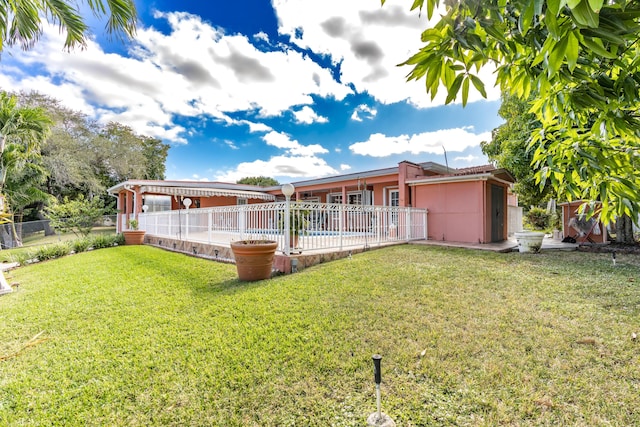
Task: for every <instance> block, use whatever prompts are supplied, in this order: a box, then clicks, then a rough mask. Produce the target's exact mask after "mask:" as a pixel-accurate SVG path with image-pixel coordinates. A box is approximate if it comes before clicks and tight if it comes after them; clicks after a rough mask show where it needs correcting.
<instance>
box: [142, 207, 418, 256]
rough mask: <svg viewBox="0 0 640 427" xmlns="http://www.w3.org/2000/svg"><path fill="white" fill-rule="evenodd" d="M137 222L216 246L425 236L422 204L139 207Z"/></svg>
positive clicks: (322, 244)
mask: <svg viewBox="0 0 640 427" xmlns="http://www.w3.org/2000/svg"><path fill="white" fill-rule="evenodd" d="M287 213H288V218H289V221H287V220H286V219H287ZM139 223H140V224H139V226H140V229H142V230H146V231H147V233H149V234H151V235H154V236H161V237H169V238H173V239H178V240H187V241H193V242H205V243H209V244H217V245H221V246H229V244H230V242H231V241H234V240H246V239H269V240H275V241H277V242H278V243H279V250H281V251H283V252H285V253H287V254H288V253H290V252H292V253H297V252H300V251H302V250H304V251H309V250H323V249H336V250H341V249H345V248H349V247H367V246H378V245H381V244H384V243H389V242H400V241H410V240H422V239H426V238H427V211H426V210H425V209H417V208H405V207H391V206H360V205H343V204H332V203H306V202H290V203H287V202H277V203H260V204H250V205H237V206H221V207H214V208H202V209H182V210H175V211H164V212H151V213H144V214H140V215H139ZM287 226H288V227H289V228H287ZM287 243H289V244H288V245H287ZM287 246H289V250H287Z"/></svg>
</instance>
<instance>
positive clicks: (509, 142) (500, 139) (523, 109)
mask: <svg viewBox="0 0 640 427" xmlns="http://www.w3.org/2000/svg"><path fill="white" fill-rule="evenodd" d="M528 111H529V102H528V101H524V100H521V99H519V98H517V97H515V96H513V95H510V94H509V93H506V92H505V93H503V94H502V105H501V106H500V110H499V114H500V117H502V118H503V119H504V120H505V123H504V124H502V125H500V126H499V127H498V128H496V129H494V130H493V134H492V138H491V141H490V142H482V143H481V147H482V152H483V153H484V154H486V155H487V157H489V160H491V161H492V162H495V163H496V165H497V166H498V167H501V168H505V169H507V170H508V171H509V172H511V173H512V174H513V176H514V177H515V178H516V180H517V182H516V184H515V192H516V193H517V194H518V201H519V203H520V204H521V205H522V206H532V205H533V206H538V205H540V204H542V203H545V202H547V201H548V200H549V198H550V197H553V198H557V196H556V194H555V192H554V191H552V187H551V183H549V182H548V183H547V184H546V185H544V186H543V187H541V186H540V185H538V183H537V182H536V177H535V171H534V170H533V168H532V167H531V161H532V160H533V151H532V150H529V149H528V146H529V142H530V140H531V132H532V131H533V130H534V129H536V128H537V127H538V126H540V123H539V122H538V121H537V120H536V119H535V116H534V115H533V114H531V113H529V112H528Z"/></svg>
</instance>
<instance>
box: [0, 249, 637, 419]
mask: <svg viewBox="0 0 640 427" xmlns="http://www.w3.org/2000/svg"><path fill="white" fill-rule="evenodd" d="M11 276H12V277H11V278H10V279H9V281H10V282H12V281H18V282H20V287H19V289H18V291H17V292H14V293H12V294H8V295H5V296H3V297H0V313H1V316H0V318H1V319H2V323H0V357H3V356H4V357H6V359H5V360H3V361H0V425H3V426H4V425H7V426H11V425H29V426H38V425H65V426H74V425H77V426H85V425H88V426H102V425H110V426H149V425H163V426H164V425H169V426H212V425H216V426H217V425H220V426H328V425H332V426H362V425H364V424H365V420H366V418H367V416H368V415H369V414H370V413H371V412H374V410H375V399H374V387H373V365H372V362H371V356H372V355H373V354H375V353H379V354H381V355H383V360H382V374H383V384H382V396H383V410H384V411H385V412H386V413H388V414H390V415H391V417H392V418H393V419H394V421H395V422H396V423H397V424H398V425H399V426H442V425H451V426H453V425H455V426H493V425H524V426H527V425H574V426H575V425H577V426H580V425H583V426H594V425H633V424H635V423H637V420H638V419H639V418H638V417H639V416H640V414H639V413H638V411H639V409H638V408H640V393H639V391H640V365H639V363H638V362H639V360H638V355H639V354H640V352H639V345H640V344H638V342H637V341H636V340H634V339H632V334H633V333H635V332H637V333H640V289H638V285H640V266H639V261H638V259H637V258H635V257H633V256H630V255H618V265H617V266H615V267H614V266H613V265H612V263H611V260H610V258H609V256H607V255H605V254H585V253H557V252H555V253H548V254H540V255H521V254H517V253H513V254H493V253H485V252H474V251H467V250H462V249H448V248H430V247H422V246H399V247H391V248H385V249H381V250H376V251H371V252H367V253H364V254H360V255H357V256H354V257H353V259H351V260H349V259H345V260H340V261H335V262H332V263H327V264H323V265H319V266H315V267H313V268H309V269H307V270H305V271H303V272H301V273H298V274H295V275H290V276H281V277H277V278H274V279H271V280H267V281H262V282H256V283H240V282H238V281H237V280H236V273H235V267H234V266H233V265H228V264H218V263H214V262H210V261H205V260H200V259H196V258H191V257H187V256H184V255H180V254H174V253H169V252H164V251H162V250H160V249H156V248H152V247H145V246H140V247H131V246H124V247H116V248H112V249H103V250H97V251H92V252H87V253H82V254H78V255H74V256H71V257H65V258H62V259H58V260H55V261H50V262H44V263H40V264H36V265H32V266H29V267H24V268H21V269H18V270H16V271H14V272H13V273H11ZM40 333H42V334H41V335H38V334H40ZM32 338H35V339H34V340H33V341H31V342H30V340H31V339H32ZM25 344H27V346H25ZM29 344H32V345H29ZM7 356H10V357H7Z"/></svg>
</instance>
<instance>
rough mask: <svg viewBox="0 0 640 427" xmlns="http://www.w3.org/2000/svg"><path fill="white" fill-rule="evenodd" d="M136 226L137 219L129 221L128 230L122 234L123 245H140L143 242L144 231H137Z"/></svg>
mask: <svg viewBox="0 0 640 427" xmlns="http://www.w3.org/2000/svg"><path fill="white" fill-rule="evenodd" d="M138 226H139V224H138V220H137V219H130V220H129V229H128V230H124V231H123V232H122V234H123V235H124V244H125V245H141V244H142V243H143V242H144V234H145V231H144V230H138Z"/></svg>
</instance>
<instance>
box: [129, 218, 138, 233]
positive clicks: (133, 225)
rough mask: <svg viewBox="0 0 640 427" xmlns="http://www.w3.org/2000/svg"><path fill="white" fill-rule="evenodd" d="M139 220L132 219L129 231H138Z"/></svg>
mask: <svg viewBox="0 0 640 427" xmlns="http://www.w3.org/2000/svg"><path fill="white" fill-rule="evenodd" d="M138 225H139V224H138V220H137V219H135V218H134V219H130V220H129V230H137V229H138Z"/></svg>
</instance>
